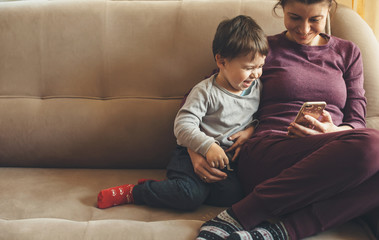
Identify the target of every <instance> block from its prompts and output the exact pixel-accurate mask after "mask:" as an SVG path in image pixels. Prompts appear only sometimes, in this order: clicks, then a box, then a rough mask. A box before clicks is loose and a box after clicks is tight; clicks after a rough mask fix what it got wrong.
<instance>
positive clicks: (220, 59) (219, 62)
mask: <svg viewBox="0 0 379 240" xmlns="http://www.w3.org/2000/svg"><path fill="white" fill-rule="evenodd" d="M215 60H216V64H217V67H218V68H221V67H223V66H225V58H223V57H221V55H220V54H216V56H215Z"/></svg>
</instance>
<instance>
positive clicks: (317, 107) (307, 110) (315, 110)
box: [295, 101, 326, 128]
mask: <svg viewBox="0 0 379 240" xmlns="http://www.w3.org/2000/svg"><path fill="white" fill-rule="evenodd" d="M325 107H326V102H323V101H321V102H305V103H304V104H303V106H302V107H301V108H300V111H299V112H298V113H297V116H296V118H295V123H298V124H300V125H303V126H305V127H308V128H313V125H312V124H309V122H308V120H307V119H305V118H304V116H305V115H310V116H312V117H314V118H316V119H318V118H319V117H320V116H321V113H322V111H323V110H324V109H325Z"/></svg>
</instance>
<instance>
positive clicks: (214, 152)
mask: <svg viewBox="0 0 379 240" xmlns="http://www.w3.org/2000/svg"><path fill="white" fill-rule="evenodd" d="M205 157H206V159H207V162H208V164H209V165H210V166H211V167H214V168H220V169H224V168H225V166H226V165H227V164H229V159H228V156H226V154H225V151H224V149H222V148H221V147H220V146H219V145H218V144H217V143H213V144H212V145H211V147H210V148H209V150H208V152H207V154H206V156H205Z"/></svg>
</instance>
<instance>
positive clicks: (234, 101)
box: [174, 74, 262, 156]
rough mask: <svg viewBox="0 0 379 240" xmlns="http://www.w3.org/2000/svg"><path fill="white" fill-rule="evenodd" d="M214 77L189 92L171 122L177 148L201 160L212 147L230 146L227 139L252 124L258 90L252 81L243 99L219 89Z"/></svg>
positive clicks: (255, 83) (259, 87)
mask: <svg viewBox="0 0 379 240" xmlns="http://www.w3.org/2000/svg"><path fill="white" fill-rule="evenodd" d="M216 76H217V74H216V75H213V76H211V77H210V78H208V79H205V80H203V81H202V82H200V83H198V84H197V85H196V86H195V87H194V88H193V89H192V90H191V92H190V94H189V95H188V97H187V99H186V102H185V104H184V105H183V106H182V108H181V109H180V110H179V112H178V113H177V115H176V118H175V126H174V133H175V136H176V138H177V143H178V145H181V146H184V147H188V148H190V149H192V150H193V151H195V152H197V153H200V154H201V155H203V156H205V155H206V153H207V152H208V150H209V148H210V146H211V145H212V144H213V143H217V144H219V145H221V146H225V147H229V146H231V145H232V144H233V142H232V141H229V140H228V137H229V136H231V135H232V134H234V133H236V132H239V131H241V130H244V129H245V128H246V127H247V126H248V125H249V124H250V123H252V121H253V114H254V113H255V112H256V111H257V109H258V106H259V100H260V93H261V88H262V84H261V82H260V80H256V81H254V82H253V86H252V87H251V91H250V92H249V93H248V94H247V95H245V96H239V95H235V94H233V93H231V92H229V91H227V90H226V89H224V88H222V87H221V86H219V85H218V84H217V83H216V81H215V79H216Z"/></svg>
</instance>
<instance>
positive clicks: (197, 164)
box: [187, 148, 228, 183]
mask: <svg viewBox="0 0 379 240" xmlns="http://www.w3.org/2000/svg"><path fill="white" fill-rule="evenodd" d="M187 150H188V154H189V155H190V157H191V161H192V165H193V170H194V171H195V173H196V174H197V175H198V176H199V178H200V179H201V180H203V181H204V182H207V183H213V182H218V181H221V180H224V179H226V177H227V176H228V175H227V174H226V173H224V172H222V171H221V170H219V169H217V168H213V167H211V166H210V165H209V164H208V162H207V160H206V159H205V158H204V157H203V156H202V155H201V154H198V153H196V152H194V151H192V150H191V149H189V148H187Z"/></svg>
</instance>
